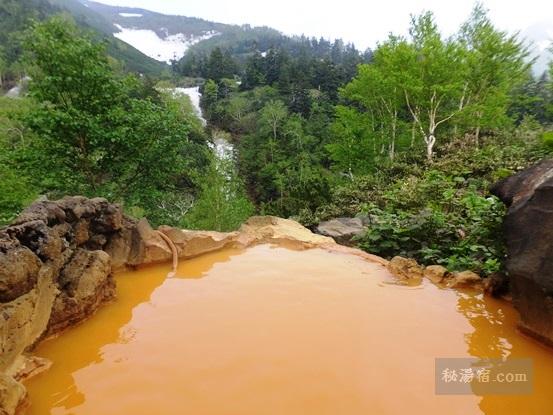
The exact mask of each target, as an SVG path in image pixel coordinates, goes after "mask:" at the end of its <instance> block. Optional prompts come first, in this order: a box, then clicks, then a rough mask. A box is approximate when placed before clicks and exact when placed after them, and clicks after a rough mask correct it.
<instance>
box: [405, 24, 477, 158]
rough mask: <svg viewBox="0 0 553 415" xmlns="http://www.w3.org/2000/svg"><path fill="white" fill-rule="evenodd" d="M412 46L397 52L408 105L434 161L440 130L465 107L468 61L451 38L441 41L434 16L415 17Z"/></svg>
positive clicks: (411, 31)
mask: <svg viewBox="0 0 553 415" xmlns="http://www.w3.org/2000/svg"><path fill="white" fill-rule="evenodd" d="M409 34H410V37H411V43H404V44H403V45H401V46H402V47H401V48H398V50H397V53H398V54H400V55H404V56H403V57H402V58H401V59H400V60H401V61H402V62H403V66H402V77H401V78H402V80H403V82H404V85H403V93H404V96H405V104H406V106H407V109H408V111H409V114H410V115H411V118H412V121H413V122H414V124H415V125H416V127H417V128H418V129H419V131H420V133H421V135H422V137H423V140H424V143H425V145H426V157H427V160H428V161H431V160H432V157H433V154H434V146H435V145H436V142H437V131H438V127H440V126H442V125H443V124H445V123H447V122H448V121H449V120H451V119H452V118H453V117H455V116H456V115H457V114H459V113H460V112H461V111H462V110H463V108H464V106H465V99H466V91H467V85H466V80H465V79H466V72H467V67H466V60H465V59H464V54H463V50H462V48H460V47H459V44H458V43H456V42H455V41H453V40H451V39H447V40H444V39H442V37H441V35H440V32H439V30H438V27H437V26H436V24H435V22H434V19H433V16H432V13H424V14H422V15H420V16H418V17H413V18H412V22H411V28H410V30H409Z"/></svg>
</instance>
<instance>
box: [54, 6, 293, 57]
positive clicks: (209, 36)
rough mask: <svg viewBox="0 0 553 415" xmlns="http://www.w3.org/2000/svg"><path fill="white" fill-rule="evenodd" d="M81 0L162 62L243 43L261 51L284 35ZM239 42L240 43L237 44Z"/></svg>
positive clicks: (126, 38)
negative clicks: (190, 51)
mask: <svg viewBox="0 0 553 415" xmlns="http://www.w3.org/2000/svg"><path fill="white" fill-rule="evenodd" d="M65 1H69V0H65ZM80 1H81V3H82V5H83V6H85V7H87V8H88V9H90V10H92V11H94V12H96V13H97V14H98V15H101V16H102V17H103V18H104V20H105V21H107V22H109V23H110V24H111V25H112V27H111V31H112V34H113V36H115V37H116V38H118V39H120V40H123V41H125V42H127V43H128V44H130V45H132V46H134V47H135V48H136V49H138V50H140V51H141V52H142V53H144V54H146V55H148V56H149V57H151V58H154V59H156V60H158V61H162V62H171V61H173V60H176V61H178V60H180V59H181V58H183V57H184V55H185V54H186V53H187V52H188V51H189V50H194V51H196V52H202V53H203V52H205V53H209V52H210V51H211V50H213V49H214V48H216V47H221V48H224V49H229V50H231V51H232V52H233V54H240V53H242V52H243V51H242V50H240V48H243V45H244V44H246V45H247V49H248V52H251V51H252V48H254V47H255V49H260V50H261V51H264V50H267V49H269V47H270V46H272V45H274V44H275V43H279V42H281V41H282V40H283V39H286V38H287V37H286V36H284V35H283V34H282V33H280V32H279V31H277V30H275V29H271V28H268V27H251V26H249V25H243V26H238V25H229V24H223V23H215V22H210V21H207V20H204V19H198V18H195V17H185V16H174V15H165V14H161V13H156V12H152V11H149V10H144V9H139V8H133V7H117V6H108V5H105V4H101V3H97V2H94V1H89V0H80ZM238 44H240V45H242V46H240V47H238V46H237V45H238ZM234 49H237V50H234Z"/></svg>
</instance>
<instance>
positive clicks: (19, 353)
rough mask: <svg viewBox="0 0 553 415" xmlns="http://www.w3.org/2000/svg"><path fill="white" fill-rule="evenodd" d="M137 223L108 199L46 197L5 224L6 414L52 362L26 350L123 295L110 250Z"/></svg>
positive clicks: (0, 265)
mask: <svg viewBox="0 0 553 415" xmlns="http://www.w3.org/2000/svg"><path fill="white" fill-rule="evenodd" d="M125 223H127V225H131V226H134V224H132V223H128V221H125V220H124V219H123V215H122V213H121V209H120V208H119V207H118V206H116V205H112V204H109V203H108V202H107V201H106V200H104V199H86V198H83V197H68V198H65V199H63V200H60V201H57V202H51V201H42V202H38V203H35V204H33V205H32V206H31V207H29V208H28V209H27V210H25V211H24V212H23V213H22V214H21V215H20V216H19V217H18V218H17V219H16V220H15V221H14V222H13V223H12V224H11V225H10V226H8V227H6V228H3V229H1V230H0V316H1V320H0V321H1V324H0V414H13V413H15V412H16V409H17V408H18V407H19V406H20V405H21V403H22V402H24V398H25V388H24V387H23V386H22V385H21V384H20V383H19V382H18V381H20V380H22V379H24V378H25V377H28V376H32V375H33V374H34V373H36V372H37V371H40V370H42V369H43V368H44V366H45V365H46V363H47V362H42V361H40V359H36V358H32V357H31V356H28V355H26V352H28V351H29V350H30V349H31V348H32V347H33V345H35V344H36V343H37V342H38V341H40V340H41V339H42V338H44V337H46V336H49V335H53V334H56V333H58V332H60V331H62V330H64V329H65V328H67V327H69V326H72V325H74V324H76V323H78V322H80V321H82V320H84V319H85V318H87V317H88V316H90V315H91V314H93V313H94V312H95V311H96V309H97V308H98V307H99V306H100V305H101V304H102V303H104V302H106V301H109V300H111V299H113V298H114V297H115V283H114V279H113V275H112V272H111V259H110V256H109V255H108V254H107V253H106V252H104V251H103V249H104V248H105V246H106V245H107V244H108V243H109V242H110V241H111V239H112V238H113V237H114V236H115V235H119V234H120V233H121V232H122V231H123V230H125V229H127V228H126V227H125Z"/></svg>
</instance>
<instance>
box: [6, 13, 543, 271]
mask: <svg viewBox="0 0 553 415" xmlns="http://www.w3.org/2000/svg"><path fill="white" fill-rule="evenodd" d="M35 17H36V16H35ZM240 33H241V34H240V35H236V37H235V38H233V37H232V36H229V37H226V38H225V41H224V42H220V41H219V42H218V43H217V42H215V41H213V42H214V43H213V44H212V47H211V48H208V47H205V46H204V47H202V48H192V49H191V50H190V52H189V53H188V54H187V55H186V56H185V57H184V58H183V59H182V60H180V61H174V62H173V65H172V73H171V74H163V75H159V76H147V75H139V74H136V73H133V72H129V71H128V68H125V67H124V65H122V64H121V62H120V61H119V60H118V59H117V58H114V57H113V56H112V55H108V48H109V45H108V44H106V42H102V41H99V40H98V39H97V38H96V37H94V36H91V35H90V34H89V33H87V32H86V30H85V31H83V29H82V27H80V26H77V25H76V24H75V23H74V22H71V19H69V20H68V17H67V16H61V17H60V16H57V17H53V18H50V19H46V20H41V19H38V20H36V21H34V22H33V23H30V24H28V25H26V27H25V28H24V29H22V30H21V31H18V32H17V36H16V37H17V45H18V46H17V48H12V49H10V50H9V51H6V50H4V51H2V53H1V54H0V82H2V80H4V84H8V85H9V83H10V82H12V81H13V80H14V79H17V78H18V77H22V76H23V75H25V76H28V77H30V79H31V80H30V81H29V84H28V91H27V94H26V96H25V97H24V98H20V99H10V98H0V120H1V122H0V176H1V180H0V223H7V222H9V221H10V220H12V219H13V218H14V217H15V216H16V215H17V213H18V212H19V211H20V210H21V209H22V208H24V207H25V206H26V205H27V204H28V203H30V202H32V201H33V200H35V199H36V198H38V197H43V196H47V197H49V198H56V197H61V196H63V195H66V194H82V195H86V196H102V197H106V198H108V199H110V200H112V201H116V202H119V203H122V204H123V206H124V207H125V210H126V211H127V212H128V213H129V214H130V215H131V216H135V217H142V216H146V217H148V219H149V220H150V221H151V222H152V223H154V224H158V225H159V224H162V223H164V224H169V225H175V226H181V227H186V228H201V229H214V230H221V231H226V230H232V229H235V228H236V227H237V226H239V224H240V223H242V222H243V221H244V220H245V219H247V217H249V216H251V215H252V214H256V213H257V214H267V215H276V216H281V217H291V218H294V219H296V220H298V221H300V222H301V223H303V224H304V225H306V226H308V227H313V226H315V225H316V224H318V223H319V222H320V221H323V220H326V219H329V218H334V217H341V216H349V217H352V216H363V217H365V218H367V221H368V223H369V225H368V226H367V230H366V232H365V233H364V235H362V236H360V237H359V238H358V240H357V241H356V243H357V245H358V246H359V247H361V248H362V249H365V250H367V251H368V252H371V253H375V254H378V255H381V256H384V257H392V256H394V255H404V256H408V257H412V258H416V259H417V260H418V261H420V262H421V263H423V264H431V263H432V264H442V265H444V266H446V267H447V268H448V269H450V270H465V269H471V270H473V271H476V272H479V273H480V274H482V275H489V274H492V273H494V272H498V271H500V270H501V266H502V260H503V257H504V247H503V239H502V235H501V222H502V218H503V215H504V206H503V205H502V203H501V202H499V200H498V199H496V198H495V197H493V196H491V195H490V193H489V187H490V186H491V185H492V184H493V183H494V182H496V181H497V180H499V179H501V178H504V177H506V176H508V175H510V174H512V173H513V172H516V171H519V170H520V169H522V168H524V167H526V166H528V165H530V164H532V163H534V162H535V161H538V160H541V159H543V158H547V157H551V153H552V152H553V132H551V126H552V124H553V82H552V77H553V65H550V70H549V72H548V73H544V74H534V73H533V72H532V58H531V54H530V45H528V44H526V43H525V41H524V39H521V38H519V37H518V35H516V34H511V33H507V32H504V31H501V30H499V29H497V28H496V27H495V26H494V24H493V22H492V21H491V20H490V18H489V17H488V15H487V12H486V10H485V9H484V8H483V7H482V6H481V5H476V6H475V8H474V10H473V12H472V14H471V15H470V16H469V17H468V19H467V20H466V22H465V23H464V24H463V25H462V26H461V27H460V28H459V30H458V32H457V33H456V34H454V35H453V36H450V37H444V36H443V34H442V32H441V31H440V29H439V27H437V25H436V23H435V20H434V17H433V15H432V13H430V12H428V13H424V14H422V15H418V16H413V18H412V21H411V26H410V28H409V35H408V36H406V37H402V36H397V35H393V34H391V35H390V36H389V38H388V39H387V40H386V41H384V42H382V43H380V44H378V45H377V46H376V47H375V48H374V50H369V51H359V50H357V49H356V48H355V46H354V45H352V44H346V43H344V42H343V41H341V40H335V41H329V40H325V39H314V38H307V37H295V38H288V37H283V36H279V35H275V34H274V33H273V32H272V31H271V30H269V29H267V30H265V31H263V30H262V31H259V30H258V31H256V32H255V37H254V38H253V40H252V38H251V37H248V36H245V35H244V34H243V33H245V32H240ZM11 36H12V38H14V35H11ZM12 83H13V82H12ZM196 84H197V85H201V86H200V90H201V92H202V99H201V107H202V109H203V113H204V116H205V118H206V119H207V122H208V124H207V127H206V128H204V126H203V125H202V124H201V122H200V120H199V119H198V118H197V116H196V115H195V113H194V110H193V108H192V105H191V103H190V102H189V100H188V99H186V98H185V97H182V96H178V95H176V94H174V93H172V92H171V90H172V88H174V87H177V86H189V85H196ZM4 88H7V87H6V86H4ZM218 136H224V137H226V138H227V139H228V141H230V142H231V143H232V145H233V147H234V152H233V156H232V159H231V160H226V161H225V162H220V161H217V160H215V157H214V156H213V152H212V151H211V149H210V147H211V146H212V143H211V141H212V139H213V138H214V137H218Z"/></svg>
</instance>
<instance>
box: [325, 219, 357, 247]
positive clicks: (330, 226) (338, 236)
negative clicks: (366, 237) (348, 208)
mask: <svg viewBox="0 0 553 415" xmlns="http://www.w3.org/2000/svg"><path fill="white" fill-rule="evenodd" d="M365 230H366V224H365V223H364V222H363V220H362V219H361V218H335V219H331V220H327V221H324V222H321V223H319V225H318V226H317V229H316V232H317V233H318V234H321V235H324V236H330V237H331V238H332V239H334V240H335V241H336V242H337V243H339V244H342V245H346V246H352V245H353V239H354V238H355V237H356V236H359V235H362V234H363V233H364V232H365Z"/></svg>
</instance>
